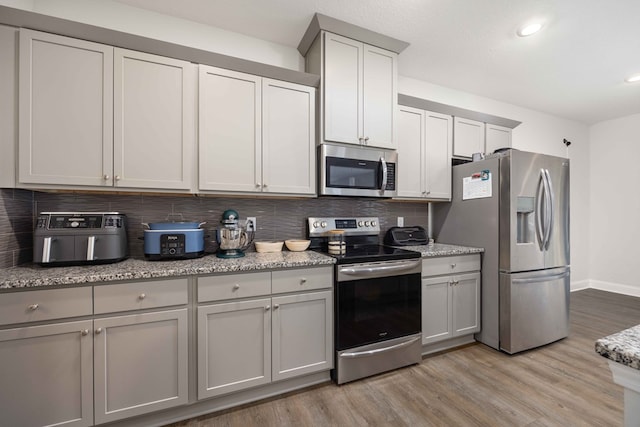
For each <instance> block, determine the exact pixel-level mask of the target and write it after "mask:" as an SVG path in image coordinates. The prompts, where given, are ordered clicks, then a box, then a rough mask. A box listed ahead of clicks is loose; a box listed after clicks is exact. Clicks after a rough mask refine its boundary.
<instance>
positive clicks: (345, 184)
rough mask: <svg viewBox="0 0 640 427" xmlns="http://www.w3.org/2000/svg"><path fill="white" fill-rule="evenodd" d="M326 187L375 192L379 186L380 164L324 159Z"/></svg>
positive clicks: (364, 161)
mask: <svg viewBox="0 0 640 427" xmlns="http://www.w3.org/2000/svg"><path fill="white" fill-rule="evenodd" d="M326 171H327V184H326V185H327V187H332V188H360V189H366V190H377V189H379V188H380V186H381V180H382V178H381V172H380V162H376V161H370V160H357V159H341V158H338V157H327V158H326Z"/></svg>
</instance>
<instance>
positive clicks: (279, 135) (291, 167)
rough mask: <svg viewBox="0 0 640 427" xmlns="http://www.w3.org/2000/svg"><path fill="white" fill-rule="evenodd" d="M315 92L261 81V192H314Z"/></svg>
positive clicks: (278, 82) (293, 85) (304, 88)
mask: <svg viewBox="0 0 640 427" xmlns="http://www.w3.org/2000/svg"><path fill="white" fill-rule="evenodd" d="M315 99H316V98H315V89H314V88H312V87H308V86H302V85H298V84H293V83H287V82H281V81H277V80H270V79H263V81H262V191H264V192H269V193H294V194H315V193H316V168H315V163H316V162H315V159H316V155H315V148H316V145H315V120H316V118H315Z"/></svg>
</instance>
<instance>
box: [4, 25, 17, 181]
mask: <svg viewBox="0 0 640 427" xmlns="http://www.w3.org/2000/svg"><path fill="white" fill-rule="evenodd" d="M17 38H18V29H17V28H13V27H6V26H4V25H0V76H2V78H1V79H0V151H2V156H0V188H11V187H15V184H16V139H17V137H18V126H17V123H16V120H17V117H18V112H17V111H16V105H17V103H18V74H17V69H18V66H17V64H18V58H17V52H18V49H17V47H18V44H17Z"/></svg>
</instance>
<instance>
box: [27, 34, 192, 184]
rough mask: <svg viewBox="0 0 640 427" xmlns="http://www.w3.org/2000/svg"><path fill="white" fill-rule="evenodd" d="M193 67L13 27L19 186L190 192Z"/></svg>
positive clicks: (160, 58)
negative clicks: (16, 52) (16, 36)
mask: <svg viewBox="0 0 640 427" xmlns="http://www.w3.org/2000/svg"><path fill="white" fill-rule="evenodd" d="M114 67H115V68H114ZM193 67H194V66H193V65H192V64H190V63H188V62H184V61H177V60H173V59H169V58H163V57H159V56H155V55H148V54H143V53H140V52H133V51H127V50H123V49H117V48H116V49H114V48H113V47H111V46H107V45H102V44H99V43H93V42H87V41H84V40H77V39H73V38H69V37H62V36H57V35H53V34H48V33H42V32H37V31H32V30H26V29H21V30H20V57H19V75H20V79H19V89H20V91H19V93H20V95H19V113H20V114H19V140H18V181H19V183H20V184H24V185H31V184H36V185H38V184H41V185H54V186H73V187H77V186H92V187H102V188H104V187H121V188H152V189H183V190H188V189H190V186H191V172H190V170H189V169H190V168H189V166H190V165H191V163H192V162H193V158H192V156H193V147H194V145H195V139H194V138H195V122H194V115H195V112H194V108H195V100H194V96H195V86H194V84H195V69H194V68H193ZM150 159H152V160H151V161H150Z"/></svg>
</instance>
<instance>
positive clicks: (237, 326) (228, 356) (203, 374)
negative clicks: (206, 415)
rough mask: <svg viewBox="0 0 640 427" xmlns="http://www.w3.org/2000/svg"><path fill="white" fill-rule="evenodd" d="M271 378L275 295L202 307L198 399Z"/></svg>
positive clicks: (225, 392)
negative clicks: (272, 306) (273, 302)
mask: <svg viewBox="0 0 640 427" xmlns="http://www.w3.org/2000/svg"><path fill="white" fill-rule="evenodd" d="M270 381H271V299H270V298H263V299H257V300H250V301H239V302H231V303H227V304H215V305H208V306H201V307H198V399H203V398H206V397H212V396H219V395H222V394H227V393H231V392H234V391H238V390H243V389H246V388H250V387H254V386H257V385H261V384H266V383H269V382H270Z"/></svg>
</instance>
